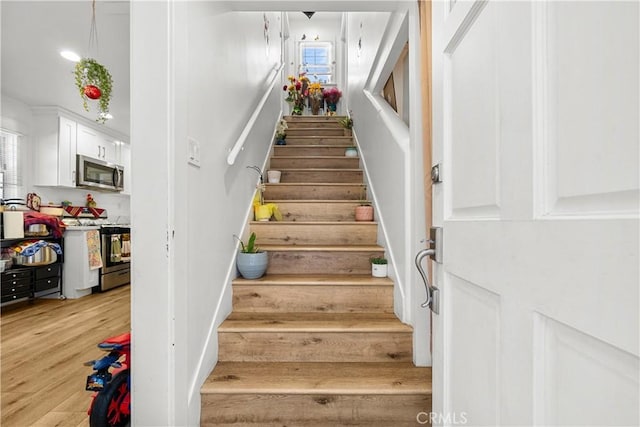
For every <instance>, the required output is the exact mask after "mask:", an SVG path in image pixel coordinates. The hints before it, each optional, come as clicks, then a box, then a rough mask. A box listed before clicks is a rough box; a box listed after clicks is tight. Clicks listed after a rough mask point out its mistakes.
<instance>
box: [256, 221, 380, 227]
mask: <svg viewBox="0 0 640 427" xmlns="http://www.w3.org/2000/svg"><path fill="white" fill-rule="evenodd" d="M265 223H266V224H268V225H282V224H286V225H288V226H289V225H290V226H293V227H296V226H305V225H314V226H315V225H336V226H340V227H346V226H350V225H362V226H364V227H366V226H372V227H374V226H375V227H377V226H378V222H377V221H355V220H354V221H286V220H285V221H251V225H265Z"/></svg>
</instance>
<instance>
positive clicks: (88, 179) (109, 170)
mask: <svg viewBox="0 0 640 427" xmlns="http://www.w3.org/2000/svg"><path fill="white" fill-rule="evenodd" d="M76 167H77V169H76V171H77V177H76V187H83V188H98V189H102V190H106V191H122V190H123V188H124V167H122V166H121V165H116V164H115V163H108V162H105V161H104V160H99V159H94V158H92V157H87V156H82V155H80V154H78V155H77V156H76Z"/></svg>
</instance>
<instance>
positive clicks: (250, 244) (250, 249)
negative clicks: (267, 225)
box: [238, 232, 260, 254]
mask: <svg viewBox="0 0 640 427" xmlns="http://www.w3.org/2000/svg"><path fill="white" fill-rule="evenodd" d="M238 240H240V239H238ZM240 246H242V249H240V252H242V253H243V254H255V253H258V252H260V248H258V247H257V246H256V233H255V232H253V233H251V236H249V240H247V244H246V245H245V244H244V242H243V241H242V240H240Z"/></svg>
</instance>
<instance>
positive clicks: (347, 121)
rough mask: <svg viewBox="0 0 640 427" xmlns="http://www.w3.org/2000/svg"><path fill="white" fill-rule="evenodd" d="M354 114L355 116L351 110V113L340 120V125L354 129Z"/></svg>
mask: <svg viewBox="0 0 640 427" xmlns="http://www.w3.org/2000/svg"><path fill="white" fill-rule="evenodd" d="M352 116H353V113H352V112H351V110H349V115H347V116H344V117H343V118H341V119H340V120H338V123H340V126H342V127H343V128H345V129H352V128H353V118H352Z"/></svg>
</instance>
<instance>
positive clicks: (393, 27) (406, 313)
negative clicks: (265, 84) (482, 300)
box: [347, 5, 430, 365]
mask: <svg viewBox="0 0 640 427" xmlns="http://www.w3.org/2000/svg"><path fill="white" fill-rule="evenodd" d="M414 6H415V5H413V6H411V7H409V12H408V13H407V12H394V13H382V12H379V13H357V14H351V13H350V14H349V20H348V49H349V62H348V69H349V72H348V76H349V81H348V83H347V85H348V87H349V92H348V97H349V98H348V102H349V109H350V110H352V111H353V115H354V134H355V136H356V139H357V142H358V145H359V146H360V152H361V155H362V157H363V163H364V166H365V171H366V174H367V178H368V180H369V187H370V188H371V189H372V190H373V197H374V202H375V207H376V211H377V217H378V220H379V222H380V224H381V230H382V233H381V242H380V243H381V244H384V245H385V246H386V248H387V256H388V257H389V258H390V262H391V264H392V266H393V273H392V274H393V278H394V282H395V287H394V304H395V307H394V309H395V312H396V314H397V315H398V316H399V317H400V319H401V320H403V321H405V322H407V323H410V324H412V325H413V326H414V362H415V363H417V364H419V365H426V364H429V363H430V356H429V342H428V340H429V329H428V316H429V315H428V312H427V311H426V310H424V309H421V308H420V303H421V302H422V301H423V300H424V297H425V292H424V287H423V285H422V282H421V281H420V280H419V276H418V273H417V270H416V269H415V267H414V263H413V262H414V256H415V254H416V253H417V252H418V250H419V249H422V248H424V247H425V243H424V239H425V237H426V231H425V225H424V222H425V221H424V203H423V198H422V187H421V182H422V180H421V179H420V178H421V176H423V175H422V174H423V168H422V164H421V159H422V141H421V132H420V126H421V119H420V117H419V111H420V105H419V98H420V90H419V84H420V80H419V72H418V71H416V72H414V73H413V74H412V75H413V77H410V78H409V79H403V80H404V81H403V85H411V86H412V87H414V88H415V89H414V90H410V91H409V94H410V98H411V99H404V100H403V102H404V104H405V105H409V106H410V108H409V114H410V123H412V124H415V126H414V127H412V128H411V129H410V128H408V127H407V124H406V123H405V122H403V121H402V119H401V118H400V117H399V116H398V114H397V113H396V112H395V111H394V110H393V109H392V108H391V107H390V106H389V105H388V103H387V102H386V101H385V100H384V98H382V96H380V93H381V89H382V87H383V86H384V83H385V82H386V81H387V79H388V77H389V74H390V73H391V72H392V70H393V68H394V66H395V64H396V62H397V59H398V57H399V55H400V53H401V52H402V49H403V47H404V45H405V43H406V41H407V40H408V39H409V40H410V38H411V37H415V39H414V44H415V45H416V46H417V45H418V43H419V39H418V36H419V34H418V28H417V26H416V25H415V22H416V10H415V7H414ZM382 29H384V31H382ZM359 46H361V48H359ZM410 49H411V43H410ZM410 56H411V58H413V59H410V61H409V65H408V66H409V67H410V68H411V67H414V66H417V65H416V64H417V62H415V61H416V60H415V57H416V51H415V50H414V51H413V52H410ZM407 103H408V104H407Z"/></svg>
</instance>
